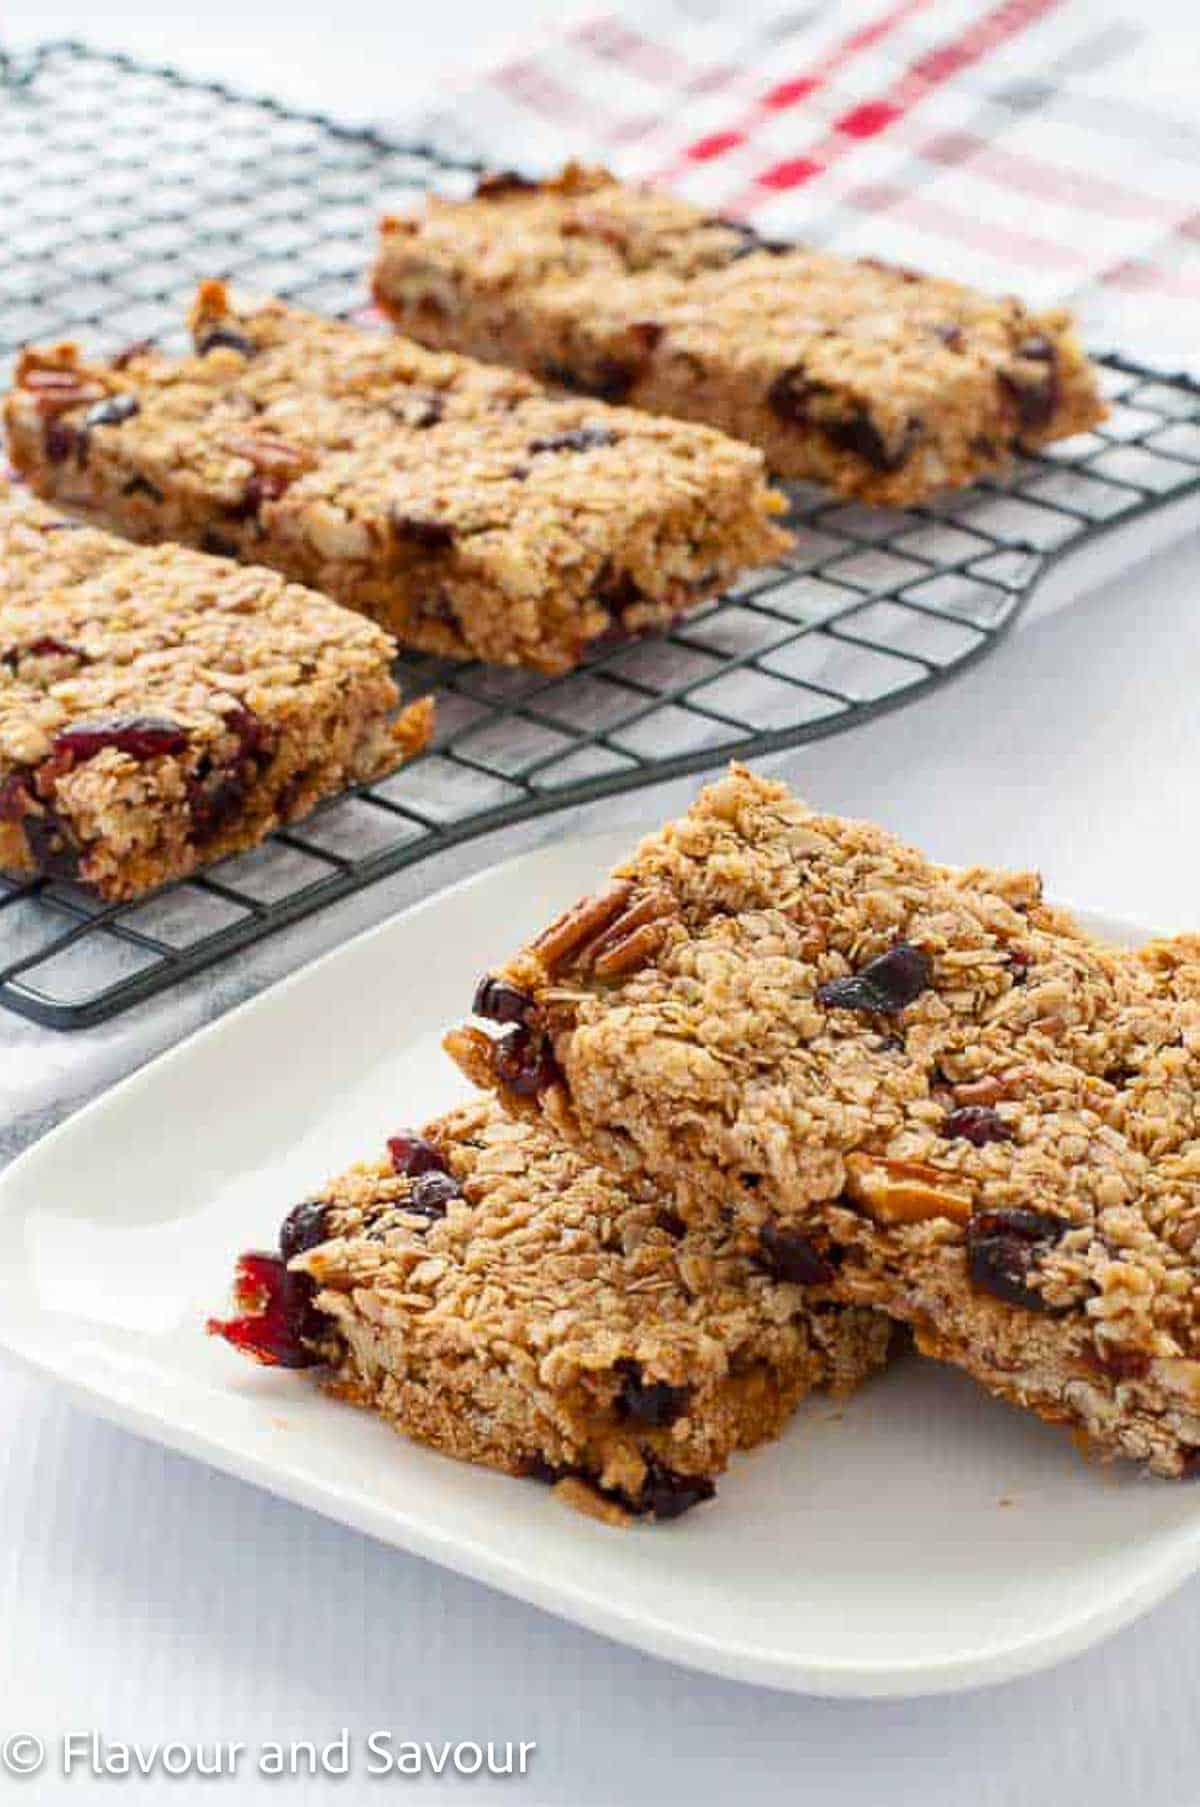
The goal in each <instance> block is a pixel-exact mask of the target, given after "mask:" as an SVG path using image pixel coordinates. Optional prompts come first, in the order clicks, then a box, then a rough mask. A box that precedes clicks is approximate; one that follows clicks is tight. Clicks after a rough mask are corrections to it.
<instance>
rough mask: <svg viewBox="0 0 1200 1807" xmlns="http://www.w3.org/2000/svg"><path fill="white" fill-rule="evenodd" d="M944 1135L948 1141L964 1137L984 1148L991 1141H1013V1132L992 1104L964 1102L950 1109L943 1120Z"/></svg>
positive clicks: (977, 1146) (976, 1145)
mask: <svg viewBox="0 0 1200 1807" xmlns="http://www.w3.org/2000/svg"><path fill="white" fill-rule="evenodd" d="M941 1133H942V1135H943V1136H945V1137H946V1139H947V1141H953V1140H954V1139H955V1138H957V1137H960V1136H961V1137H962V1138H963V1139H964V1140H966V1141H968V1142H973V1143H974V1144H975V1147H976V1148H984V1147H986V1145H987V1144H988V1143H989V1142H1011V1141H1012V1139H1013V1132H1012V1130H1011V1129H1010V1128H1009V1126H1008V1124H1007V1123H1006V1122H1005V1121H1004V1119H1003V1117H1001V1116H1000V1115H999V1114H998V1113H997V1112H996V1111H994V1110H993V1109H992V1107H991V1105H990V1104H964V1105H961V1106H960V1107H959V1108H958V1110H955V1111H948V1112H947V1114H946V1116H945V1117H944V1118H943V1120H942V1131H941Z"/></svg>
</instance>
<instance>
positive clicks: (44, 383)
mask: <svg viewBox="0 0 1200 1807" xmlns="http://www.w3.org/2000/svg"><path fill="white" fill-rule="evenodd" d="M17 384H18V387H19V388H21V389H24V390H25V391H26V393H27V394H28V395H32V396H33V398H34V401H35V402H36V403H37V409H38V413H39V414H44V415H55V414H63V413H65V412H66V410H67V409H68V408H78V407H79V406H80V405H81V404H82V403H84V402H100V401H103V400H104V398H105V395H106V393H107V391H106V390H105V388H104V386H103V384H101V383H98V382H96V381H95V380H94V379H93V378H91V377H87V376H85V375H84V374H83V372H82V371H81V370H64V369H51V368H48V367H47V366H45V365H41V364H34V363H25V362H22V364H21V365H20V366H19V368H18V370H17Z"/></svg>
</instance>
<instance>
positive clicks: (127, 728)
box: [54, 715, 188, 762]
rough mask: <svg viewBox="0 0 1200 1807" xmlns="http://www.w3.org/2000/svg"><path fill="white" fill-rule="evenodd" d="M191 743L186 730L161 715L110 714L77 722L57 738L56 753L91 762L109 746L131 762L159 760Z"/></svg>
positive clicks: (55, 741) (55, 740)
mask: <svg viewBox="0 0 1200 1807" xmlns="http://www.w3.org/2000/svg"><path fill="white" fill-rule="evenodd" d="M187 744H188V736H187V729H186V728H181V727H180V726H179V723H178V722H172V721H168V720H167V719H166V717H165V716H159V715H109V716H100V717H97V719H96V720H95V721H91V722H74V723H73V724H72V725H71V726H70V727H69V728H64V729H63V730H62V732H61V733H59V734H57V735H56V736H55V739H54V751H55V753H57V754H60V755H62V754H65V755H69V757H70V759H71V760H72V762H74V761H78V760H83V759H92V758H94V756H95V755H96V754H97V753H102V752H103V751H104V750H105V748H106V747H113V748H115V749H116V751H117V752H118V753H125V754H126V755H127V756H128V757H129V758H130V759H139V760H140V759H157V758H159V757H160V756H161V755H162V754H165V753H182V752H183V751H184V749H185V747H186V746H187Z"/></svg>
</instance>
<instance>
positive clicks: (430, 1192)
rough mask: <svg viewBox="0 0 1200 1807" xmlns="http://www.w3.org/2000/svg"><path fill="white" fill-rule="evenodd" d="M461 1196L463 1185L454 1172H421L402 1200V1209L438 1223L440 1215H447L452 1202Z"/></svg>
mask: <svg viewBox="0 0 1200 1807" xmlns="http://www.w3.org/2000/svg"><path fill="white" fill-rule="evenodd" d="M461 1197H462V1187H461V1186H460V1185H459V1183H458V1181H457V1180H456V1179H455V1177H454V1175H453V1174H452V1173H444V1172H434V1171H430V1172H428V1173H419V1174H418V1175H417V1177H416V1179H415V1180H414V1181H413V1183H412V1185H411V1186H410V1187H409V1189H408V1195H407V1197H406V1198H403V1199H401V1200H400V1209H401V1210H402V1211H411V1212H412V1213H413V1214H414V1215H415V1216H417V1217H427V1218H428V1219H429V1221H430V1223H436V1222H437V1220H438V1219H439V1218H440V1217H445V1215H446V1211H447V1208H448V1207H449V1205H450V1204H451V1202H452V1201H453V1200H454V1199H456V1198H461Z"/></svg>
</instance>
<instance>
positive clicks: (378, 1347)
mask: <svg viewBox="0 0 1200 1807" xmlns="http://www.w3.org/2000/svg"><path fill="white" fill-rule="evenodd" d="M285 1264H286V1265H285ZM237 1290H238V1303H239V1306H240V1307H241V1310H242V1315H241V1316H239V1317H236V1318H234V1319H232V1320H230V1321H225V1322H221V1321H214V1322H213V1323H212V1324H210V1329H212V1330H214V1331H215V1332H217V1333H219V1334H221V1335H223V1336H225V1337H227V1338H228V1340H229V1341H230V1342H232V1343H233V1344H234V1345H235V1346H237V1347H239V1348H242V1349H244V1350H246V1351H247V1352H248V1353H250V1354H252V1355H255V1356H257V1357H258V1358H259V1359H260V1360H264V1361H267V1362H273V1363H279V1364H282V1365H284V1366H288V1367H308V1366H320V1367H322V1368H323V1369H324V1374H325V1377H326V1379H327V1381H328V1384H329V1385H330V1386H331V1388H332V1389H333V1391H334V1392H336V1393H338V1394H341V1395H342V1396H343V1397H345V1398H347V1399H349V1400H352V1401H353V1402H355V1403H357V1404H361V1405H365V1406H368V1407H369V1408H371V1409H372V1410H374V1411H376V1412H378V1413H379V1414H380V1416H381V1417H383V1418H384V1419H386V1420H387V1421H388V1422H389V1423H391V1424H392V1425H394V1426H395V1427H396V1428H397V1429H399V1430H401V1431H404V1432H406V1433H407V1434H408V1435H409V1436H411V1437H415V1438H417V1439H418V1440H419V1441H420V1442H423V1443H428V1444H431V1445H432V1446H433V1447H434V1448H435V1449H439V1450H442V1451H444V1452H445V1453H446V1454H448V1455H452V1456H458V1457H461V1458H463V1459H465V1460H467V1461H471V1462H481V1463H485V1464H487V1465H488V1466H489V1467H492V1468H500V1469H504V1470H506V1471H507V1472H508V1473H510V1474H516V1475H525V1476H532V1477H535V1478H537V1479H539V1480H543V1481H551V1482H554V1483H556V1484H557V1486H558V1487H559V1489H560V1491H561V1492H562V1494H563V1495H564V1497H566V1499H567V1500H568V1501H569V1502H570V1503H571V1504H573V1505H576V1506H579V1507H581V1508H582V1509H583V1510H586V1511H591V1512H594V1513H597V1514H599V1515H601V1516H605V1517H610V1518H619V1519H624V1518H626V1517H627V1516H629V1515H630V1514H633V1515H641V1514H650V1515H653V1516H654V1517H656V1518H660V1519H662V1518H675V1517H677V1516H678V1515H679V1514H680V1513H681V1512H684V1511H686V1510H687V1509H688V1508H689V1507H691V1506H694V1505H696V1504H697V1503H698V1502H699V1501H702V1500H706V1499H709V1498H710V1497H711V1496H712V1493H713V1491H714V1480H715V1478H716V1476H718V1475H719V1474H720V1473H721V1472H722V1470H723V1469H724V1468H725V1466H726V1464H727V1462H728V1460H729V1457H730V1455H731V1454H732V1453H733V1452H734V1451H735V1450H739V1449H748V1448H750V1447H751V1446H752V1445H754V1444H757V1443H761V1442H763V1441H764V1440H765V1439H767V1438H769V1437H773V1436H774V1435H776V1433H777V1432H778V1431H779V1430H780V1429H781V1428H782V1427H783V1424H784V1422H785V1421H786V1419H787V1417H788V1415H789V1414H790V1412H791V1410H792V1408H793V1407H794V1406H795V1405H796V1403H797V1402H798V1401H799V1400H800V1399H801V1398H802V1397H803V1396H804V1395H805V1394H806V1393H807V1392H809V1391H810V1390H811V1389H812V1388H814V1387H827V1388H832V1389H833V1390H834V1391H835V1392H837V1393H845V1392H848V1391H850V1390H851V1389H852V1388H853V1387H856V1386H857V1385H858V1384H859V1383H860V1382H861V1381H862V1380H863V1379H865V1377H866V1376H867V1375H868V1374H869V1373H870V1372H871V1371H872V1370H873V1369H875V1368H877V1367H879V1366H880V1365H881V1364H882V1363H883V1361H884V1360H885V1358H886V1355H887V1351H888V1344H889V1338H890V1327H889V1324H888V1321H887V1320H886V1319H885V1318H882V1317H880V1316H878V1315H877V1314H875V1313H873V1312H870V1311H863V1310H860V1309H856V1308H850V1309H848V1310H846V1309H842V1308H839V1307H837V1306H834V1305H832V1304H830V1302H829V1301H828V1300H827V1299H823V1298H821V1299H818V1298H813V1299H812V1300H809V1299H808V1298H806V1297H805V1295H804V1294H803V1293H802V1292H801V1291H800V1290H799V1289H798V1288H797V1287H796V1286H794V1285H791V1284H789V1283H788V1282H787V1281H786V1280H785V1279H782V1278H780V1277H779V1276H772V1275H771V1274H770V1273H768V1272H767V1271H766V1270H765V1268H764V1267H763V1266H762V1265H761V1263H759V1262H757V1261H754V1260H747V1259H746V1257H745V1256H744V1255H741V1254H739V1253H738V1252H736V1251H735V1249H734V1248H733V1247H732V1245H731V1242H730V1239H729V1237H728V1235H727V1234H726V1232H725V1231H724V1230H722V1229H721V1228H720V1227H719V1226H718V1227H716V1228H713V1229H702V1230H685V1229H684V1227H683V1225H682V1223H681V1222H680V1221H679V1219H678V1218H677V1217H676V1216H675V1215H674V1213H673V1212H671V1211H670V1210H668V1209H666V1208H665V1207H664V1206H663V1204H662V1201H661V1199H659V1198H657V1197H656V1196H655V1195H654V1194H653V1193H651V1192H649V1191H647V1190H646V1189H642V1191H641V1192H640V1193H639V1194H629V1195H626V1194H624V1193H622V1192H621V1191H619V1190H618V1188H617V1187H615V1186H614V1185H613V1184H612V1183H611V1181H610V1180H609V1179H608V1178H607V1176H606V1175H605V1174H603V1173H601V1172H599V1171H597V1170H596V1169H595V1168H590V1167H588V1166H586V1165H585V1164H584V1162H582V1161H581V1160H580V1159H579V1158H578V1157H577V1156H576V1155H573V1154H572V1153H571V1152H570V1151H569V1150H568V1149H566V1148H564V1147H563V1146H562V1145H561V1144H560V1143H558V1142H557V1141H555V1140H553V1139H552V1138H550V1137H548V1136H547V1135H545V1134H544V1132H543V1131H542V1130H541V1129H539V1128H538V1127H537V1126H536V1125H535V1124H533V1123H529V1122H522V1121H514V1120H511V1119H509V1118H507V1117H506V1116H505V1115H504V1114H503V1113H502V1112H501V1111H500V1110H499V1109H498V1108H497V1106H496V1105H495V1104H494V1103H493V1102H492V1101H491V1100H484V1101H480V1102H477V1103H475V1104H472V1105H468V1106H465V1107H464V1108H462V1109H460V1110H457V1111H454V1112H452V1113H451V1114H450V1115H448V1116H446V1117H443V1118H441V1119H439V1120H438V1121H437V1122H435V1123H433V1124H430V1125H429V1126H427V1127H426V1129H425V1130H424V1131H422V1132H421V1133H420V1134H415V1133H412V1132H406V1133H404V1134H402V1135H399V1136H396V1137H394V1138H393V1139H392V1141H391V1142H390V1143H389V1148H388V1154H387V1155H386V1157H385V1158H384V1159H382V1160H378V1161H374V1162H369V1163H365V1164H363V1165H361V1166H358V1167H353V1168H351V1169H350V1171H349V1172H348V1173H345V1174H343V1175H342V1176H341V1177H340V1178H339V1179H336V1180H334V1181H333V1183H332V1184H331V1185H330V1186H328V1187H327V1188H326V1190H325V1191H324V1192H323V1193H322V1195H321V1197H320V1198H318V1199H315V1200H312V1201H309V1202H307V1203H305V1204H302V1205H300V1206H299V1207H297V1209H295V1210H294V1211H292V1212H291V1214H290V1215H289V1216H288V1217H287V1218H286V1219H285V1221H284V1225H283V1229H282V1232H281V1235H280V1254H279V1256H278V1257H277V1256H274V1255H248V1256H245V1257H243V1259H242V1262H241V1264H240V1267H239V1277H238V1289H237Z"/></svg>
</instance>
